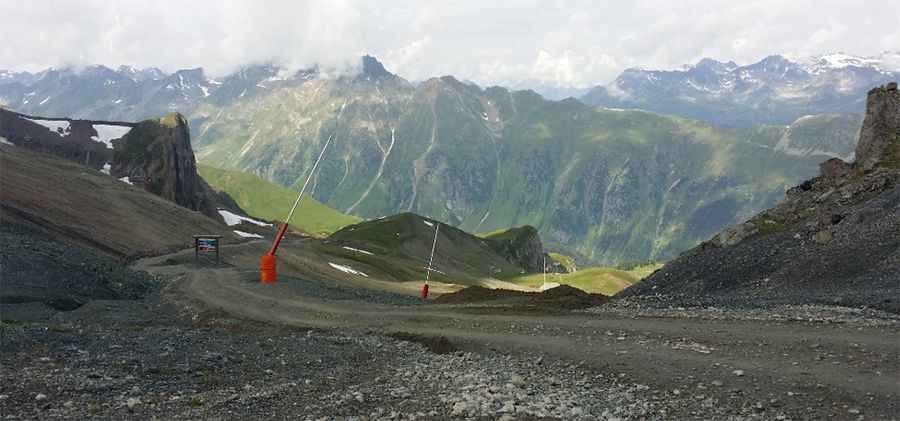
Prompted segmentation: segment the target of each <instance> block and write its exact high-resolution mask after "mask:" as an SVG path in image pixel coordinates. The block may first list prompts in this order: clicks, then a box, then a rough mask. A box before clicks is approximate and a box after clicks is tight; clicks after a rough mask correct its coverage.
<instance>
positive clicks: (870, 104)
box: [855, 82, 900, 170]
mask: <svg viewBox="0 0 900 421" xmlns="http://www.w3.org/2000/svg"><path fill="white" fill-rule="evenodd" d="M866 106H867V108H866V118H865V120H864V121H863V126H862V130H860V132H859V143H858V144H857V145H856V162H855V164H856V165H857V166H858V167H859V168H861V169H862V170H869V169H872V167H874V166H875V165H877V164H878V163H880V162H882V161H884V160H885V159H886V158H887V157H886V155H887V154H888V153H892V152H895V150H896V149H897V148H898V144H900V92H898V91H897V82H892V83H889V84H887V85H886V86H882V87H878V88H875V89H872V90H871V91H869V97H868V100H867V101H866ZM892 149H893V150H892Z"/></svg>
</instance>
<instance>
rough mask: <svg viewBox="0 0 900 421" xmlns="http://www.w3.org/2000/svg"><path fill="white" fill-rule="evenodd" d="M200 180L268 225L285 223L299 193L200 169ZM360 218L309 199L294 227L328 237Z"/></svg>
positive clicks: (246, 177)
mask: <svg viewBox="0 0 900 421" xmlns="http://www.w3.org/2000/svg"><path fill="white" fill-rule="evenodd" d="M198 170H199V172H200V176H201V177H203V179H204V180H206V182H207V183H209V184H210V185H211V186H213V187H214V188H216V189H218V190H223V191H225V192H226V193H228V194H229V195H230V196H231V197H232V198H233V199H234V200H235V201H236V202H237V204H238V205H240V206H241V208H243V209H244V211H246V212H247V213H248V214H249V215H250V216H253V217H256V218H260V219H265V220H268V221H283V220H284V218H285V217H286V216H287V212H288V210H289V209H290V208H291V205H293V204H294V200H296V198H297V192H295V191H291V190H288V189H286V188H284V187H280V186H277V185H275V184H273V183H270V182H268V181H266V180H263V179H262V178H260V177H257V176H255V175H253V174H247V173H243V172H240V171H231V170H222V169H218V168H213V167H210V166H207V165H198ZM359 221H360V218H357V217H355V216H351V215H345V214H343V213H340V212H338V211H336V210H334V209H331V208H329V207H327V206H325V205H323V204H321V203H319V202H318V201H317V200H315V199H313V198H311V197H309V196H307V197H305V198H304V199H303V201H302V202H301V203H300V206H299V208H298V209H297V211H296V212H295V213H294V218H293V220H292V221H291V226H293V227H294V228H297V229H299V230H302V231H305V232H308V233H311V234H316V235H327V234H330V233H332V232H335V231H337V230H339V229H341V228H343V227H345V226H347V225H350V224H355V223H357V222H359Z"/></svg>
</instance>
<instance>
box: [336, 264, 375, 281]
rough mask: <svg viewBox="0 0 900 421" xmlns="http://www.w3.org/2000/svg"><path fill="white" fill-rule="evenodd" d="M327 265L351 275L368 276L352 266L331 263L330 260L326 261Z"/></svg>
mask: <svg viewBox="0 0 900 421" xmlns="http://www.w3.org/2000/svg"><path fill="white" fill-rule="evenodd" d="M328 266H331V267H333V268H335V269H337V270H339V271H341V272H344V273H349V274H351V275H358V276H364V277H366V278H368V277H369V275H366V274H365V273H362V272H360V271H358V270H356V269H353V268H351V267H350V266H344V265H339V264H336V263H331V262H328Z"/></svg>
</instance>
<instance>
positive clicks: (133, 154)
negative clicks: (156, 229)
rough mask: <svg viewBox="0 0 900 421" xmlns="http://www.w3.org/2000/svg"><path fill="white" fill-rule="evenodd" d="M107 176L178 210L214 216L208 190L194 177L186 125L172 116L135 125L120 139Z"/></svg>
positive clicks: (214, 209) (192, 157)
mask: <svg viewBox="0 0 900 421" xmlns="http://www.w3.org/2000/svg"><path fill="white" fill-rule="evenodd" d="M111 174H112V175H113V176H115V177H117V178H118V177H128V179H129V180H131V181H132V182H133V183H140V184H142V185H143V187H144V189H145V190H147V191H149V192H151V193H154V194H156V195H159V196H162V197H164V198H166V199H169V200H171V201H173V202H175V203H178V204H179V205H181V206H184V207H186V208H189V209H193V210H197V211H200V212H203V213H204V214H206V215H210V216H216V217H217V213H216V203H214V194H215V193H213V192H212V189H211V188H210V187H209V186H208V185H207V184H206V183H205V182H204V181H203V179H201V178H200V175H199V174H197V162H196V160H195V158H194V151H193V149H192V148H191V135H190V131H189V130H188V125H187V121H186V120H185V119H184V117H183V116H182V115H181V114H178V113H172V114H169V115H167V116H165V117H163V118H161V119H159V120H145V121H142V122H140V123H137V124H136V125H135V127H134V130H131V131H130V132H128V134H126V135H125V137H123V138H122V139H121V142H120V147H118V148H116V150H115V154H114V156H113V164H112V169H111Z"/></svg>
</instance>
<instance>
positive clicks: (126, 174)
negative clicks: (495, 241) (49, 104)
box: [0, 110, 239, 219]
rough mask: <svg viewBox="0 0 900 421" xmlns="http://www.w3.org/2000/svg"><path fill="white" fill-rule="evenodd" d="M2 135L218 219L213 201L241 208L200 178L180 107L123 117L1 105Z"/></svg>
mask: <svg viewBox="0 0 900 421" xmlns="http://www.w3.org/2000/svg"><path fill="white" fill-rule="evenodd" d="M0 136H2V137H4V138H5V139H7V141H8V142H9V143H11V144H13V145H15V146H17V147H24V148H27V149H31V150H35V151H39V152H43V153H49V154H52V155H56V156H60V157H62V158H65V159H68V160H71V161H75V162H77V163H79V164H82V165H85V166H87V167H90V168H93V169H95V170H97V171H100V172H103V173H106V174H109V175H110V176H112V177H115V178H116V179H119V180H120V181H122V182H125V183H128V184H132V185H135V186H138V187H142V188H143V189H144V190H146V191H149V192H151V193H153V194H156V195H159V196H161V197H163V198H165V199H168V200H170V201H172V202H175V203H177V204H179V205H181V206H184V207H186V208H188V209H191V210H195V211H199V212H202V213H203V214H205V215H207V216H210V217H213V218H215V219H220V216H219V215H218V213H217V212H216V208H217V207H227V208H230V209H234V210H237V209H239V207H238V206H237V205H236V204H235V203H234V201H233V200H231V198H230V197H227V195H224V194H222V193H218V192H215V191H213V189H212V188H210V187H209V185H207V184H206V182H204V181H203V179H202V178H200V175H199V174H198V173H197V164H196V160H195V158H194V151H193V149H192V148H191V137H190V131H189V129H188V123H187V121H186V120H185V118H184V117H183V116H182V115H181V114H178V113H172V114H169V115H167V116H165V117H163V118H160V119H152V120H145V121H141V122H138V123H125V122H108V121H93V120H73V119H66V118H45V117H36V116H28V115H24V114H18V113H15V112H12V111H8V110H0Z"/></svg>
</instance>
